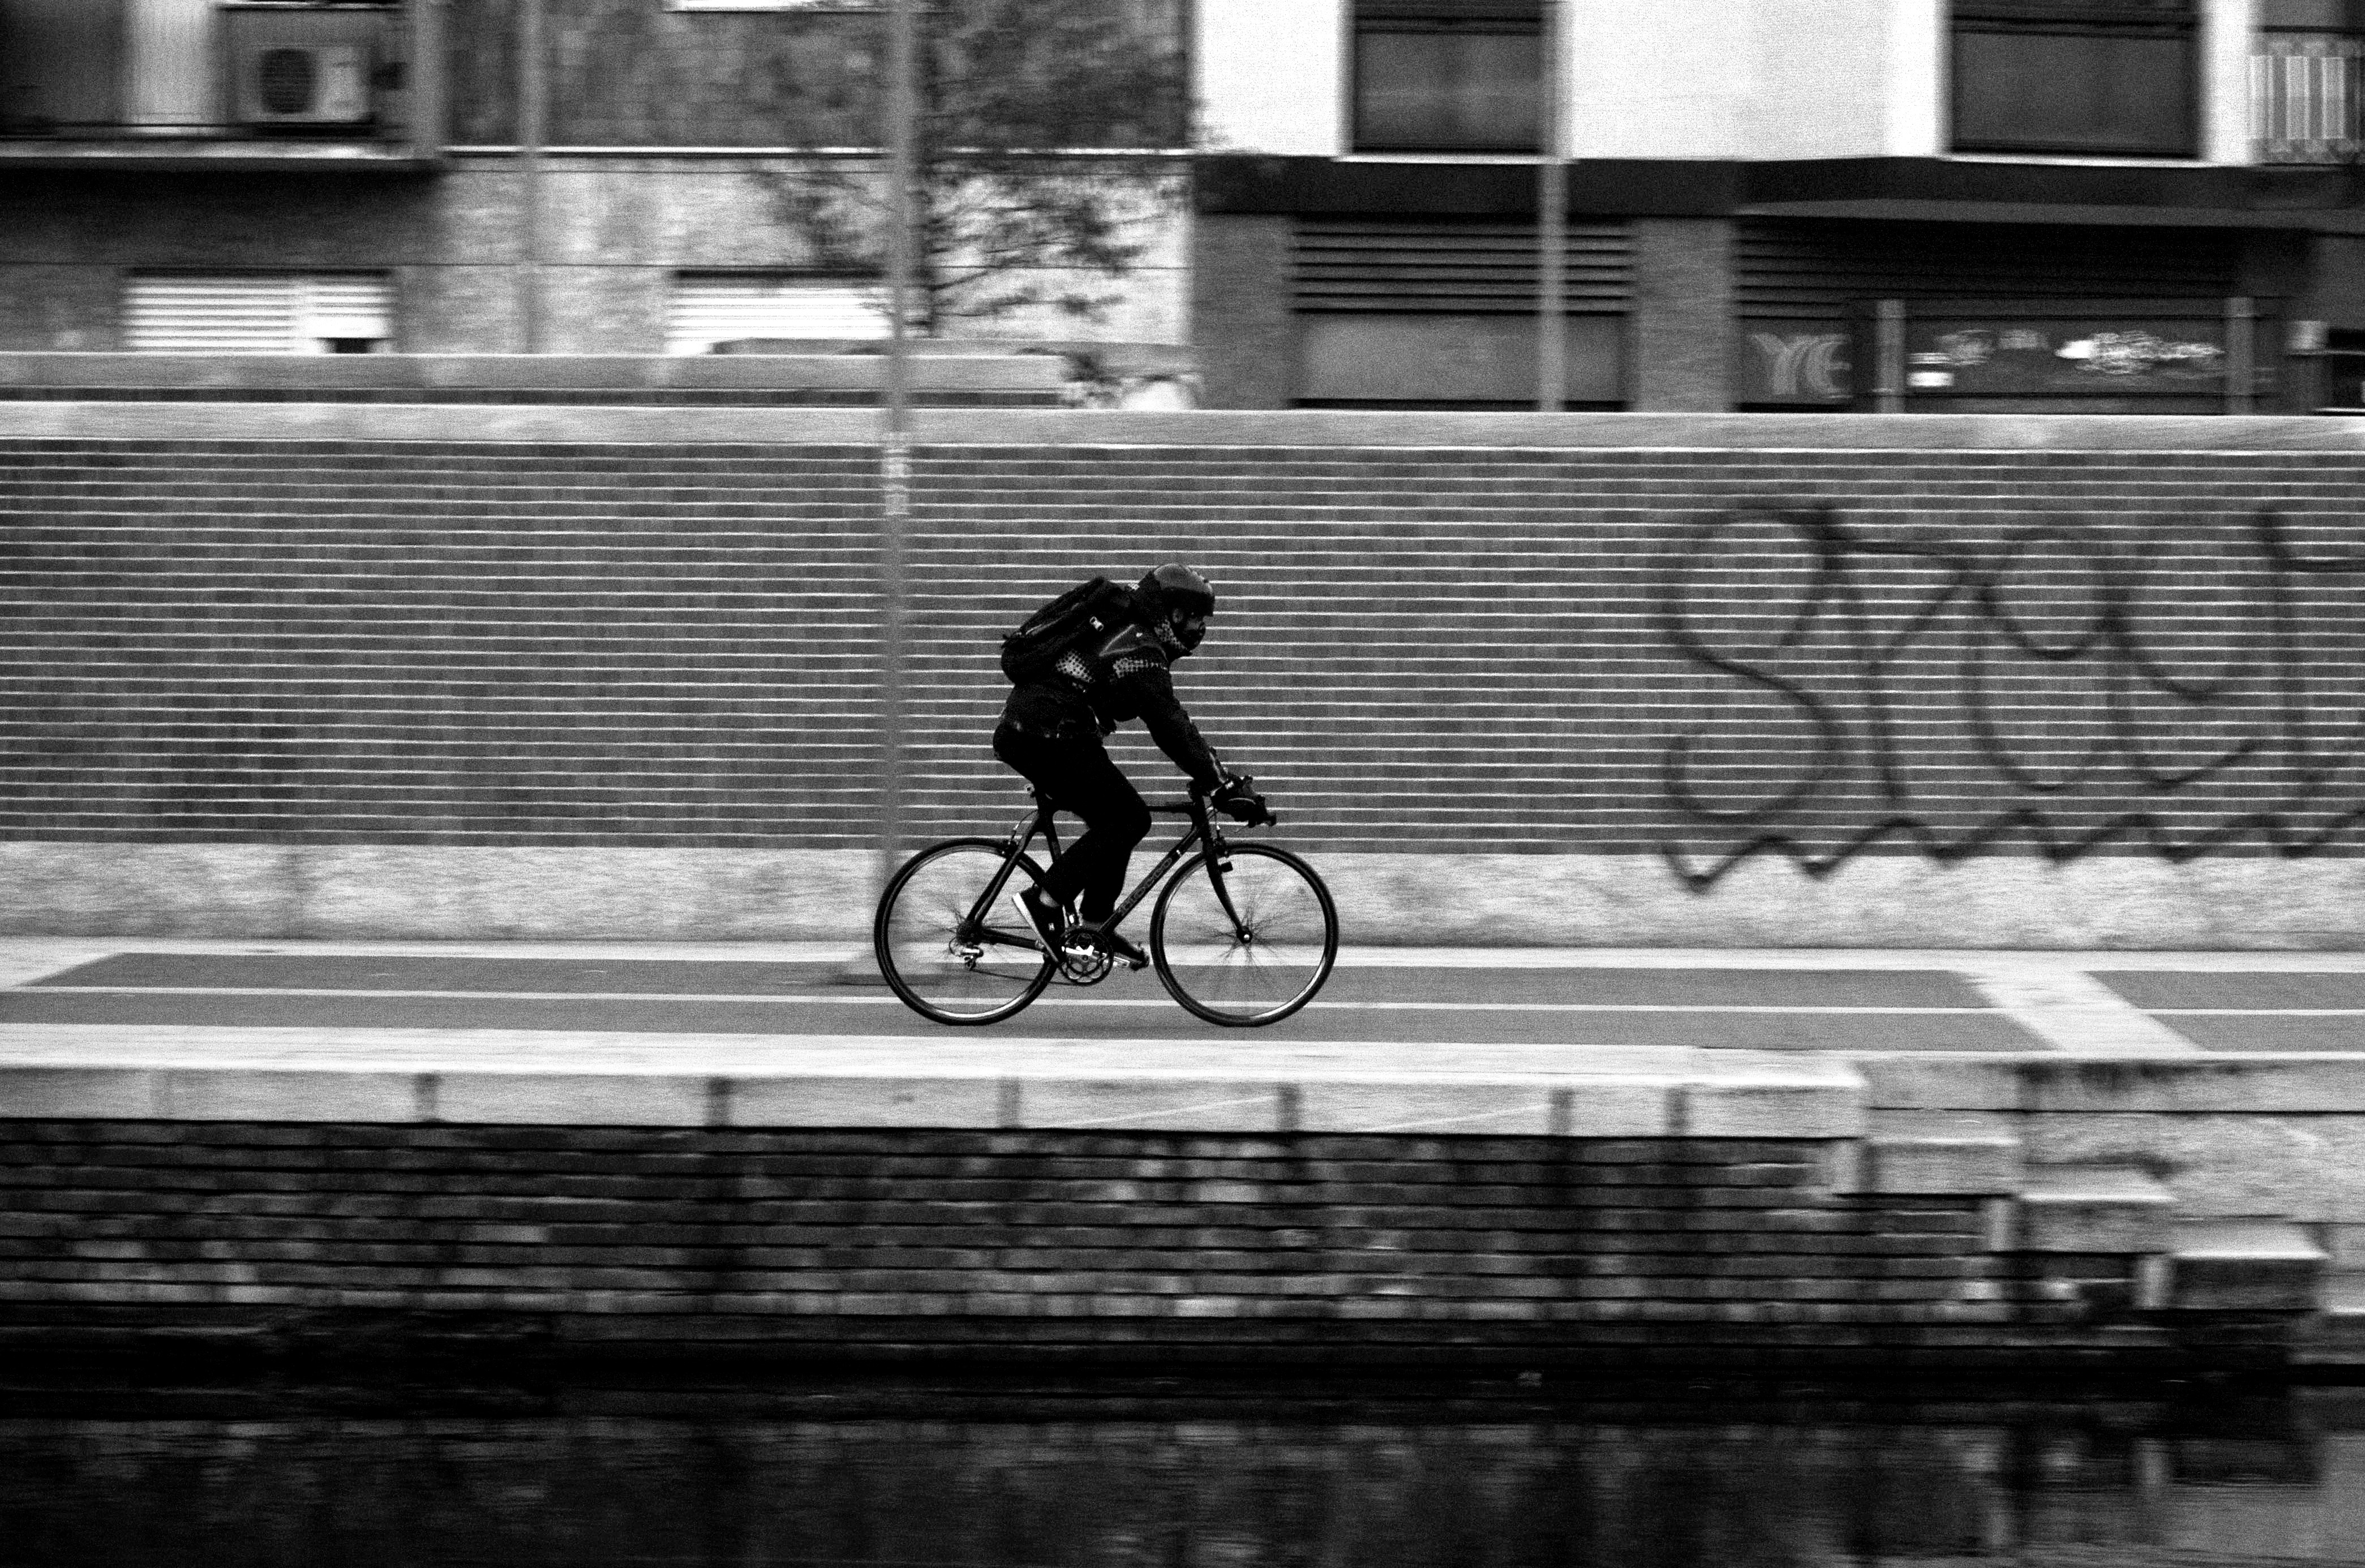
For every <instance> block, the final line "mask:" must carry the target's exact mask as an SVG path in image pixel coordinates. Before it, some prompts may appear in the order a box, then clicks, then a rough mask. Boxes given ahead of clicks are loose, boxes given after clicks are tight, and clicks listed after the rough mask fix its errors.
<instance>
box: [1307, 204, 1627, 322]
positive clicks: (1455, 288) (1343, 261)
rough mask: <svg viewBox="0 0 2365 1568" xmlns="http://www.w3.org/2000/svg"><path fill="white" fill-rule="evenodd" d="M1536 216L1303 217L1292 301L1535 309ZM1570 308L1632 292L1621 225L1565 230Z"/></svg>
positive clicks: (1607, 302) (1574, 311) (1320, 307)
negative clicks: (1495, 219)
mask: <svg viewBox="0 0 2365 1568" xmlns="http://www.w3.org/2000/svg"><path fill="white" fill-rule="evenodd" d="M1536 241H1537V235H1536V226H1535V225H1534V224H1532V223H1483V222H1469V221H1458V222H1440V221H1407V220H1398V219H1387V218H1299V219H1298V220H1297V234H1296V243H1295V278H1296V283H1295V301H1296V307H1297V308H1298V309H1300V310H1305V311H1331V310H1381V311H1391V312H1395V313H1399V314H1402V313H1407V312H1416V313H1438V314H1444V315H1463V316H1466V315H1507V316H1508V315H1516V314H1522V313H1526V312H1530V311H1532V310H1534V309H1535V308H1536V286H1537V260H1536ZM1564 277H1565V279H1566V288H1567V300H1568V310H1569V313H1570V314H1571V315H1575V316H1598V315H1616V314H1619V313H1620V312H1622V311H1624V310H1625V309H1626V308H1627V305H1628V302H1629V301H1630V300H1631V299H1632V297H1633V292H1634V289H1633V250H1632V245H1631V241H1630V239H1629V237H1628V234H1627V230H1626V226H1625V225H1624V224H1622V223H1572V224H1570V225H1569V228H1568V258H1567V265H1566V267H1565V269H1564Z"/></svg>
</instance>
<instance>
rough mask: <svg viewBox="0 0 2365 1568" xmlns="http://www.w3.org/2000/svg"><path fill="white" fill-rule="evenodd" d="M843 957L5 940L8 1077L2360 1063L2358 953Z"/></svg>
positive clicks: (818, 952) (733, 951) (1, 948)
mask: <svg viewBox="0 0 2365 1568" xmlns="http://www.w3.org/2000/svg"><path fill="white" fill-rule="evenodd" d="M850 957H851V955H849V954H848V953H847V952H846V951H845V950H843V949H839V948H834V947H821V946H795V945H781V944H743V945H729V946H723V945H715V946H684V945H657V944H629V945H627V944H612V945H611V944H566V945H552V944H513V945H504V944H488V943H442V944H416V943H305V942H236V941H223V942H190V941H163V940H140V939H138V938H90V939H22V938H19V939H13V940H0V1062H16V1063H22V1064H30V1063H32V1062H35V1061H39V1062H41V1063H44V1064H55V1063H60V1062H62V1061H66V1060H70V1059H72V1058H73V1057H74V1055H75V1053H77V1052H84V1053H88V1056H89V1058H90V1059H95V1060H104V1061H108V1062H121V1061H124V1060H126V1059H127V1055H126V1053H133V1054H138V1053H142V1052H145V1053H148V1054H150V1055H153V1054H155V1053H157V1052H163V1053H165V1054H166V1055H168V1056H170V1057H171V1058H173V1059H174V1060H187V1059H190V1055H191V1054H194V1055H196V1056H199V1057H201V1056H203V1055H204V1054H205V1053H206V1052H207V1050H208V1049H211V1048H216V1047H227V1046H228V1045H229V1043H230V1040H231V1039H232V1038H233V1037H236V1038H238V1039H241V1040H243V1041H245V1042H246V1043H247V1046H248V1047H250V1048H259V1047H257V1045H256V1043H257V1042H259V1041H264V1040H268V1041H269V1042H271V1048H270V1052H271V1055H272V1056H273V1058H275V1059H278V1060H283V1061H295V1060H297V1059H299V1058H303V1057H304V1056H305V1054H306V1052H307V1050H308V1049H310V1050H313V1051H315V1052H317V1053H318V1056H319V1058H320V1059H321V1060H323V1062H324V1063H325V1062H326V1061H327V1060H329V1059H331V1058H334V1059H336V1060H338V1061H339V1062H340V1063H341V1064H345V1065H350V1064H351V1063H352V1062H353V1054H354V1053H355V1052H356V1051H361V1052H364V1053H365V1052H366V1051H367V1050H368V1049H369V1048H370V1047H369V1044H368V1042H369V1041H370V1040H371V1039H373V1038H378V1039H381V1040H382V1041H383V1042H384V1048H387V1049H389V1050H391V1049H394V1048H395V1047H396V1046H397V1044H398V1043H399V1044H400V1045H401V1047H402V1054H403V1055H404V1056H405V1057H406V1058H415V1057H416V1056H417V1055H418V1053H419V1051H420V1049H421V1048H423V1047H425V1046H427V1045H428V1044H431V1043H432V1042H437V1041H440V1042H442V1047H441V1048H443V1049H446V1050H456V1049H460V1048H461V1047H462V1046H463V1044H464V1042H465V1041H474V1042H476V1044H475V1045H473V1046H470V1047H467V1049H466V1051H465V1054H466V1055H467V1056H468V1057H469V1058H471V1059H472V1060H474V1059H484V1058H486V1057H487V1054H488V1052H489V1053H491V1055H493V1056H508V1057H510V1058H514V1059H516V1060H517V1061H518V1062H519V1064H520V1065H521V1066H522V1065H532V1066H535V1067H548V1066H555V1065H558V1064H559V1063H562V1062H565V1061H569V1060H573V1061H581V1060H583V1059H585V1053H586V1052H588V1053H589V1054H590V1055H592V1056H596V1057H600V1058H617V1057H618V1056H619V1054H620V1053H621V1054H622V1055H639V1056H644V1057H651V1058H664V1059H667V1060H668V1061H672V1062H677V1063H683V1064H684V1065H685V1067H687V1065H688V1064H689V1060H690V1058H699V1057H701V1054H702V1053H712V1052H716V1051H723V1052H724V1054H725V1055H727V1056H728V1057H729V1058H731V1059H732V1060H733V1061H734V1062H736V1061H740V1060H743V1059H746V1058H751V1057H752V1058H763V1057H766V1056H768V1055H770V1056H773V1057H777V1055H778V1053H779V1052H781V1051H783V1050H786V1049H789V1048H790V1045H791V1043H792V1042H822V1041H827V1042H836V1043H839V1044H838V1046H837V1047H836V1048H840V1049H851V1048H852V1047H853V1045H854V1043H856V1042H863V1041H869V1042H872V1043H873V1044H874V1046H875V1047H881V1048H884V1049H887V1050H890V1051H892V1052H896V1053H902V1055H903V1056H904V1057H905V1058H906V1059H908V1058H910V1057H911V1056H912V1055H913V1054H914V1053H917V1054H923V1055H936V1054H937V1053H947V1054H948V1056H949V1057H954V1058H959V1057H971V1058H973V1057H976V1056H978V1055H979V1054H980V1053H992V1054H996V1055H1000V1054H1003V1053H1009V1052H1014V1051H1023V1050H1024V1049H1025V1048H1026V1047H1028V1046H1030V1045H1040V1044H1042V1043H1045V1042H1059V1043H1062V1044H1064V1045H1068V1046H1081V1045H1082V1044H1085V1043H1088V1042H1089V1043H1097V1044H1099V1045H1101V1046H1103V1047H1126V1046H1130V1045H1134V1044H1140V1045H1143V1046H1147V1045H1149V1044H1150V1043H1155V1044H1156V1045H1157V1047H1158V1048H1157V1051H1156V1053H1155V1054H1156V1057H1157V1058H1158V1059H1160V1060H1168V1061H1174V1060H1181V1059H1183V1058H1187V1057H1189V1056H1190V1055H1191V1054H1192V1052H1194V1050H1195V1051H1199V1052H1205V1053H1212V1054H1211V1055H1210V1057H1209V1059H1213V1060H1226V1061H1237V1060H1239V1058H1240V1055H1241V1053H1243V1052H1258V1053H1263V1054H1264V1055H1266V1056H1267V1057H1268V1058H1274V1057H1278V1056H1280V1055H1283V1054H1288V1055H1291V1056H1293V1057H1295V1055H1296V1054H1298V1053H1300V1052H1310V1053H1311V1054H1312V1055H1313V1056H1316V1057H1319V1058H1325V1059H1363V1060H1367V1061H1369V1062H1371V1063H1373V1065H1375V1066H1376V1065H1379V1064H1380V1063H1383V1062H1386V1063H1394V1064H1397V1065H1400V1066H1406V1067H1418V1066H1424V1065H1426V1066H1430V1067H1436V1066H1440V1065H1442V1064H1444V1063H1446V1062H1454V1063H1458V1064H1460V1065H1461V1066H1462V1067H1463V1069H1464V1070H1467V1068H1468V1067H1469V1066H1470V1064H1471V1063H1472V1062H1473V1061H1474V1060H1475V1059H1477V1058H1492V1057H1496V1056H1497V1055H1498V1053H1508V1056H1509V1057H1516V1058H1521V1059H1541V1058H1544V1057H1549V1058H1550V1059H1552V1061H1553V1062H1554V1063H1555V1064H1556V1065H1557V1066H1558V1067H1560V1068H1561V1069H1563V1070H1566V1069H1568V1068H1571V1067H1576V1066H1580V1065H1581V1064H1582V1063H1583V1062H1584V1061H1585V1060H1586V1058H1593V1059H1596V1060H1606V1059H1608V1058H1607V1057H1605V1056H1603V1055H1601V1053H1603V1052H1605V1051H1608V1049H1609V1048H1610V1047H1661V1048H1676V1049H1679V1050H1735V1049H1737V1050H1747V1051H1765V1052H1808V1051H1833V1050H1836V1051H1851V1052H1861V1051H1879V1052H1939V1053H1944V1052H1978V1053H1993V1052H2029V1053H2048V1052H2055V1051H2070V1052H2075V1053H2077V1054H2079V1055H2130V1054H2132V1055H2146V1056H2158V1055H2180V1054H2191V1053H2193V1052H2196V1051H2202V1050H2205V1051H2212V1052H2221V1051H2237V1052H2238V1051H2275V1052H2297V1051H2308V1052H2321V1051H2333V1052H2341V1051H2352V1050H2355V1051H2365V955H2352V954H2126V953H2113V954H2098V953H2074V954H2003V953H1991V952H1926V951H1925V952H1897V951H1837V950H1815V951H1801V950H1766V951H1681V950H1672V949H1647V950H1634V949H1625V950H1619V949H1585V950H1575V951H1546V950H1536V949H1513V950H1508V951H1500V952H1481V951H1468V950H1427V949H1386V948H1368V949H1362V950H1350V951H1349V952H1347V953H1345V954H1343V955H1342V956H1341V958H1340V964H1339V971H1338V973H1337V975H1336V976H1335V977H1334V978H1333V980H1332V981H1331V983H1330V984H1329V986H1328V988H1327V989H1326V990H1325V991H1324V992H1323V994H1322V995H1321V997H1320V998H1319V999H1317V1001H1316V1002H1315V1003H1314V1004H1313V1005H1312V1006H1311V1007H1309V1008H1307V1009H1306V1012H1304V1013H1303V1014H1300V1015H1299V1016H1297V1017H1296V1018H1294V1019H1291V1020H1289V1021H1287V1022H1285V1023H1283V1024H1282V1025H1277V1026H1275V1027H1272V1028H1270V1029H1263V1030H1256V1031H1234V1030H1225V1029H1218V1028H1215V1027H1213V1026H1211V1025H1204V1024H1201V1023H1199V1022H1198V1021H1196V1020H1194V1019H1193V1018H1192V1017H1191V1016H1190V1015H1189V1014H1185V1013H1183V1011H1182V1009H1180V1008H1179V1007H1177V1006H1175V1005H1174V1004H1173V1003H1172V1002H1171V1000H1170V999H1168V998H1167V996H1166V995H1165V992H1164V991H1163V990H1162V989H1161V988H1160V986H1159V984H1158V982H1157V980H1155V978H1154V977H1152V976H1151V975H1149V974H1147V973H1143V974H1138V975H1118V976H1115V977H1114V978H1112V979H1111V980H1109V981H1107V982H1106V983H1104V984H1103V985H1101V986H1098V987H1094V988H1091V989H1088V990H1069V989H1065V988H1057V989H1055V991H1053V992H1052V993H1051V994H1049V995H1048V996H1046V997H1045V998H1044V999H1043V1000H1042V1001H1041V1002H1038V1003H1037V1004H1036V1006H1035V1007H1033V1008H1031V1009H1030V1010H1028V1011H1027V1012H1026V1013H1024V1014H1020V1015H1019V1016H1018V1017H1016V1018H1014V1019H1013V1020H1011V1021H1010V1022H1008V1023H1006V1024H1003V1025H994V1026H992V1027H990V1028H985V1029H947V1028H939V1027H936V1026H934V1025H929V1024H927V1023H926V1022H925V1021H924V1020H922V1019H920V1018H919V1017H917V1016H916V1015H915V1014H912V1013H910V1012H909V1011H907V1010H906V1009H905V1008H904V1007H902V1004H901V1003H899V1002H896V1000H895V999H894V998H893V997H892V996H891V995H890V994H889V993H888V992H887V991H885V990H884V988H883V987H880V986H879V985H877V984H876V983H875V981H874V982H872V983H869V984H862V983H853V982H850V981H849V980H848V979H847V976H848V971H849V969H850V968H851V966H850V965H849V962H848V960H849V958H850ZM496 1039H498V1041H499V1045H498V1047H496V1046H494V1045H492V1044H491V1043H490V1042H492V1041H494V1040H496ZM307 1041H310V1042H314V1044H313V1045H312V1046H311V1047H307V1045H306V1042H307ZM721 1042H728V1043H729V1046H728V1049H727V1050H725V1047H724V1046H723V1044H721ZM1531 1053H1532V1057H1531V1055H1530V1054H1531ZM799 1054H802V1048H801V1047H800V1048H799ZM866 1054H868V1053H866ZM1095 1054H1098V1053H1095ZM1119 1054H1122V1052H1120V1053H1119ZM1145 1059H1146V1058H1145Z"/></svg>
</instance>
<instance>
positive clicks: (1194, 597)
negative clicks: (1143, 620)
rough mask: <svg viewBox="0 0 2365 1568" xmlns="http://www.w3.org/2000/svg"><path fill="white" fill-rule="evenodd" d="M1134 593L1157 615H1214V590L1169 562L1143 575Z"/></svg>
mask: <svg viewBox="0 0 2365 1568" xmlns="http://www.w3.org/2000/svg"><path fill="white" fill-rule="evenodd" d="M1134 591H1135V592H1136V593H1138V594H1139V595H1140V596H1141V599H1142V602H1143V603H1144V604H1146V605H1148V606H1149V609H1150V611H1151V613H1153V614H1157V615H1213V614H1215V613H1216V590H1215V589H1214V588H1211V587H1209V586H1208V583H1207V579H1206V578H1205V577H1201V576H1200V575H1199V574H1198V573H1196V572H1194V571H1193V570H1192V569H1191V568H1190V567H1188V566H1180V565H1177V564H1176V563H1173V562H1171V561H1170V562H1168V563H1167V564H1166V565H1165V566H1160V567H1158V568H1157V569H1156V570H1154V571H1152V572H1149V573H1148V574H1147V575H1145V576H1144V577H1142V579H1141V581H1140V583H1139V584H1138V586H1137V587H1136V588H1135V589H1134Z"/></svg>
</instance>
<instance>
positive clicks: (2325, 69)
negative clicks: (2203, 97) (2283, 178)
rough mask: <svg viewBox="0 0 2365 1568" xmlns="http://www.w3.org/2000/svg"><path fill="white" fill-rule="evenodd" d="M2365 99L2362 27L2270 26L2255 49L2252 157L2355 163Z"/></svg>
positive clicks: (2264, 160)
mask: <svg viewBox="0 0 2365 1568" xmlns="http://www.w3.org/2000/svg"><path fill="white" fill-rule="evenodd" d="M2360 105H2365V34H2359V33H2354V32H2269V33H2261V34H2259V42H2258V46H2257V48H2256V50H2254V51H2253V52H2252V54H2251V56H2250V147H2251V156H2252V157H2253V158H2254V159H2256V160H2257V161H2258V162H2261V163H2353V162H2357V160H2358V155H2359V151H2360V150H2365V140H2360V135H2359V132H2360V122H2359V106H2360Z"/></svg>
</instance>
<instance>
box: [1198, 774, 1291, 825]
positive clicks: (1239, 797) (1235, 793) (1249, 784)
mask: <svg viewBox="0 0 2365 1568" xmlns="http://www.w3.org/2000/svg"><path fill="white" fill-rule="evenodd" d="M1207 798H1208V801H1210V802H1211V803H1212V804H1213V805H1214V806H1215V808H1216V810H1217V811H1219V812H1223V813H1224V814H1225V815H1226V816H1227V817H1229V818H1231V819H1232V820H1233V821H1234V822H1241V823H1248V824H1249V825H1250V827H1260V826H1263V825H1266V824H1268V823H1276V822H1279V821H1280V820H1281V819H1280V818H1279V817H1276V816H1274V815H1273V814H1272V811H1271V810H1270V809H1268V808H1267V807H1266V805H1265V803H1264V797H1263V796H1262V795H1260V794H1258V793H1257V792H1256V780H1255V779H1253V778H1250V777H1248V775H1246V774H1244V773H1239V774H1233V775H1231V776H1230V777H1228V778H1225V779H1224V780H1223V782H1221V783H1219V784H1217V785H1216V789H1215V792H1214V793H1213V794H1211V795H1209V796H1208V797H1207Z"/></svg>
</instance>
